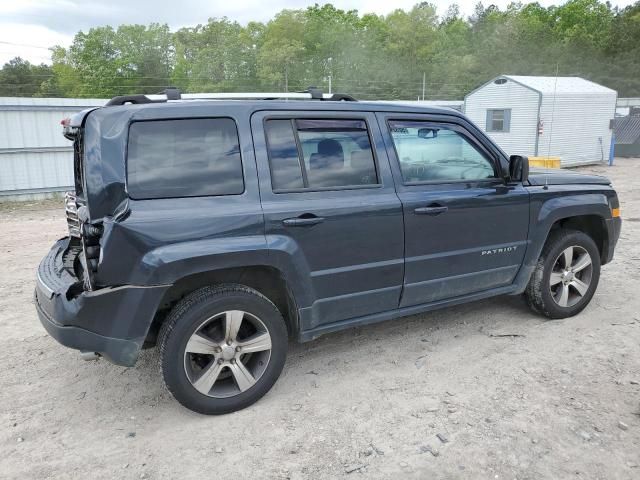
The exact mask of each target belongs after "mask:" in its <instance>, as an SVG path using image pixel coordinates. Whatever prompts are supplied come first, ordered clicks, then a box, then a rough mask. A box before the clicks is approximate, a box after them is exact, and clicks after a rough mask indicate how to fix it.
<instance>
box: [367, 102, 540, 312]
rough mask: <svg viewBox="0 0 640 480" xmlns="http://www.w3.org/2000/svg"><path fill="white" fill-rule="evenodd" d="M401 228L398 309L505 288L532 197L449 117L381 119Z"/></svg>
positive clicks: (521, 245) (517, 260) (516, 264)
mask: <svg viewBox="0 0 640 480" xmlns="http://www.w3.org/2000/svg"><path fill="white" fill-rule="evenodd" d="M378 118H379V123H380V126H381V128H383V130H384V138H385V142H386V143H387V146H388V151H389V154H390V155H391V156H393V157H394V158H393V159H392V160H391V165H392V168H393V169H394V174H395V177H396V180H397V189H398V195H399V197H400V199H401V201H402V206H403V212H404V222H405V252H406V253H405V255H406V263H405V278H404V291H403V294H402V301H401V304H400V306H401V307H404V306H410V305H418V304H423V303H430V302H435V301H439V300H446V299H451V298H455V297H459V296H463V295H469V294H473V293H476V292H482V291H486V290H491V289H496V288H499V287H505V286H508V285H510V284H511V283H512V282H513V280H514V278H515V276H516V274H517V272H518V270H519V268H520V265H521V263H522V260H523V258H524V253H525V250H526V245H527V234H528V225H529V194H528V192H527V190H526V189H525V188H524V187H523V186H522V184H521V183H512V184H508V185H507V184H505V182H504V180H503V178H501V177H502V174H501V165H500V158H499V156H498V152H496V151H493V150H492V147H491V145H490V144H488V143H484V142H482V138H480V137H478V136H477V135H476V134H474V127H473V126H472V125H470V124H467V123H466V121H465V120H464V119H461V118H459V117H454V116H443V117H439V118H438V117H429V116H424V115H395V114H378Z"/></svg>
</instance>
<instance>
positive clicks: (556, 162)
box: [529, 157, 560, 168]
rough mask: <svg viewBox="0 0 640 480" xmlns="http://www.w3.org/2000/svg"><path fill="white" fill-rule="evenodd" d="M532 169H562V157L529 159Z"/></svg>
mask: <svg viewBox="0 0 640 480" xmlns="http://www.w3.org/2000/svg"><path fill="white" fill-rule="evenodd" d="M529 166H530V167H540V168H560V157H529Z"/></svg>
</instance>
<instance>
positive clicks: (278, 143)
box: [265, 119, 379, 191]
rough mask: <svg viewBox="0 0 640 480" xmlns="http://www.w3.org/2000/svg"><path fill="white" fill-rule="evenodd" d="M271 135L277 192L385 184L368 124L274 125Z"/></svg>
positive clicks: (297, 121) (281, 121) (318, 122)
mask: <svg viewBox="0 0 640 480" xmlns="http://www.w3.org/2000/svg"><path fill="white" fill-rule="evenodd" d="M265 132H266V136H267V146H268V151H269V162H270V168H271V183H272V186H273V190H274V191H287V190H297V189H304V190H318V189H332V188H349V187H361V186H371V185H377V184H378V183H379V181H378V173H377V170H376V163H375V160H374V156H373V151H372V148H371V141H370V138H369V131H368V129H367V124H366V122H365V121H364V120H350V119H273V120H267V121H266V122H265Z"/></svg>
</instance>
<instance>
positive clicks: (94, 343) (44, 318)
mask: <svg viewBox="0 0 640 480" xmlns="http://www.w3.org/2000/svg"><path fill="white" fill-rule="evenodd" d="M67 245H68V239H63V240H60V241H58V242H57V243H56V244H55V245H54V246H53V248H52V249H51V251H50V252H49V253H48V254H47V256H45V257H44V259H43V260H42V262H41V263H40V266H39V267H38V274H37V281H36V289H35V305H36V310H37V312H38V316H39V318H40V322H41V323H42V325H43V326H44V328H45V330H46V331H47V332H48V333H49V335H51V336H52V337H53V338H55V339H56V340H57V341H58V342H60V343H61V344H62V345H65V346H67V347H70V348H74V349H77V350H81V351H91V352H98V353H99V354H101V355H102V356H104V357H105V358H106V359H108V360H110V361H111V362H113V363H115V364H117V365H124V366H132V365H134V364H135V362H136V360H137V359H138V354H139V352H140V349H141V348H142V344H143V343H144V340H145V338H146V336H147V333H148V331H149V327H150V325H151V322H152V321H153V317H154V316H155V312H156V310H157V307H158V305H159V303H160V300H161V298H162V295H163V294H164V292H165V291H166V289H167V288H168V287H167V286H150V287H143V286H132V285H125V286H120V287H107V288H102V289H99V290H96V291H92V292H81V293H79V294H77V295H73V294H72V293H71V292H72V290H73V289H72V290H69V289H70V287H71V286H72V285H74V284H75V283H76V279H75V277H73V276H71V275H70V274H69V273H68V272H67V271H65V270H64V268H63V267H62V255H63V253H64V251H65V250H66V248H67Z"/></svg>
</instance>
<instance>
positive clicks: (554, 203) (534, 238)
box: [515, 186, 611, 293]
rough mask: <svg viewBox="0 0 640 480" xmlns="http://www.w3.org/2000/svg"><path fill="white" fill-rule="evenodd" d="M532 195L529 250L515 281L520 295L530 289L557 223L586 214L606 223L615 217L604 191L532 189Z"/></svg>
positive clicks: (552, 188) (551, 188)
mask: <svg viewBox="0 0 640 480" xmlns="http://www.w3.org/2000/svg"><path fill="white" fill-rule="evenodd" d="M558 188H560V187H558ZM531 193H532V195H531V207H530V214H529V223H530V224H529V232H530V236H529V247H528V248H527V253H526V255H525V259H524V263H523V266H522V268H521V269H520V272H518V276H517V277H516V280H515V283H516V285H518V287H519V288H518V289H517V291H516V293H521V292H522V291H524V289H525V288H526V286H527V283H528V282H529V278H530V277H531V274H532V273H533V270H534V268H535V265H536V263H537V262H538V259H539V258H540V254H541V253H542V249H543V247H544V244H545V242H546V241H547V238H548V237H549V233H550V231H551V228H552V227H553V225H554V224H555V223H556V222H558V221H560V220H564V219H567V218H571V217H578V216H583V215H596V216H599V217H602V219H603V220H607V219H610V218H611V208H610V206H609V200H608V197H607V195H606V194H605V193H603V192H584V193H577V192H576V193H567V192H563V191H560V190H557V191H556V188H554V187H553V186H551V187H548V188H546V189H545V188H543V187H540V189H539V190H538V189H536V190H533V189H532V192H531Z"/></svg>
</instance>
